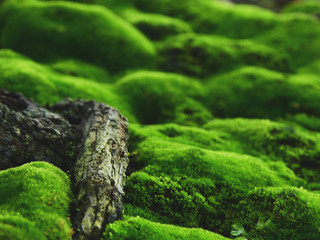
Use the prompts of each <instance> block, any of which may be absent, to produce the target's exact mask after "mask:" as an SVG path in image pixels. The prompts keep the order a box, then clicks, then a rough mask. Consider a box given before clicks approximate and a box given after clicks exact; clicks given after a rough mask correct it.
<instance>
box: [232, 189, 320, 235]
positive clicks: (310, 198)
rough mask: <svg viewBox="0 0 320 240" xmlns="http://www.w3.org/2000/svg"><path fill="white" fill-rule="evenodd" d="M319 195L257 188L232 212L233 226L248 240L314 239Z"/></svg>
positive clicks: (319, 217) (319, 222)
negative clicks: (240, 230) (242, 231)
mask: <svg viewBox="0 0 320 240" xmlns="http://www.w3.org/2000/svg"><path fill="white" fill-rule="evenodd" d="M319 204H320V195H319V194H318V193H312V192H308V191H305V190H302V189H297V188H290V187H286V188H257V189H255V190H253V191H252V192H251V193H250V194H249V196H248V197H247V198H246V199H244V200H243V201H241V203H240V204H239V206H238V207H239V208H238V211H236V212H234V213H233V220H234V225H233V226H234V227H235V228H237V229H239V228H243V229H244V230H245V232H244V234H242V236H244V237H247V238H248V239H264V240H273V239H293V240H303V239H310V240H316V239H318V238H319V234H320V230H319V229H320V228H319V226H320V209H319Z"/></svg>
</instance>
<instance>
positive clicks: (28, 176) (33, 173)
mask: <svg viewBox="0 0 320 240" xmlns="http://www.w3.org/2000/svg"><path fill="white" fill-rule="evenodd" d="M0 195H1V199H0V228H4V230H5V231H6V232H7V233H8V234H9V236H10V234H13V233H14V232H15V233H16V234H17V236H18V237H20V238H21V237H22V236H28V234H35V236H34V237H35V239H52V240H53V239H71V236H72V229H71V224H70V220H69V204H70V203H71V198H72V194H71V189H70V181H69V179H68V177H67V175H66V174H65V173H63V172H62V171H61V170H60V169H58V168H57V167H54V166H53V165H51V164H49V163H45V162H32V163H29V164H25V165H23V166H20V167H16V168H11V169H8V170H4V171H1V172H0ZM28 220H29V221H28ZM33 226H35V229H33ZM39 230H40V231H39ZM43 236H45V237H46V238H44V237H43ZM17 239H19V238H17Z"/></svg>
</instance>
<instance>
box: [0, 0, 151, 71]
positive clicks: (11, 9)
mask: <svg viewBox="0 0 320 240" xmlns="http://www.w3.org/2000/svg"><path fill="white" fill-rule="evenodd" d="M0 15H1V19H0V25H1V46H2V47H4V48H11V49H13V50H16V51H18V52H21V53H23V54H25V55H27V56H29V57H32V58H33V59H36V60H40V61H52V60H55V59H61V58H66V57H67V58H79V59H81V60H84V61H88V62H90V63H93V64H97V65H100V66H103V67H105V68H106V69H108V70H109V71H120V70H123V69H126V68H142V67H144V68H148V67H152V65H153V63H154V60H155V55H156V54H155V50H154V47H153V45H152V44H151V43H150V42H149V41H148V40H147V39H146V38H145V37H144V36H143V35H142V34H141V33H140V32H139V31H137V30H136V29H135V28H133V27H132V26H130V25H129V24H128V23H127V22H125V21H123V20H122V19H121V18H119V17H117V16H116V15H115V14H113V13H112V12H111V11H110V10H108V9H106V8H103V7H99V6H94V5H92V6H90V5H83V4H78V3H71V2H64V1H62V2H59V1H57V2H55V1H53V2H38V1H23V2H17V1H8V2H7V3H5V4H4V5H3V6H2V7H1V12H0Z"/></svg>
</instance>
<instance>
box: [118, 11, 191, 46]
mask: <svg viewBox="0 0 320 240" xmlns="http://www.w3.org/2000/svg"><path fill="white" fill-rule="evenodd" d="M122 16H123V17H124V18H125V19H126V20H128V21H129V22H130V23H132V24H133V25H134V26H135V27H136V28H137V29H139V30H140V31H141V32H142V33H144V34H145V35H146V36H147V37H148V38H150V39H151V40H154V41H157V40H163V39H165V38H167V37H170V36H174V35H178V34H182V33H190V32H192V28H191V27H190V26H189V24H187V23H185V22H183V21H181V20H179V19H176V18H172V17H168V16H165V15H160V14H150V13H148V14H147V13H142V12H137V11H136V10H133V9H128V10H126V11H124V12H122Z"/></svg>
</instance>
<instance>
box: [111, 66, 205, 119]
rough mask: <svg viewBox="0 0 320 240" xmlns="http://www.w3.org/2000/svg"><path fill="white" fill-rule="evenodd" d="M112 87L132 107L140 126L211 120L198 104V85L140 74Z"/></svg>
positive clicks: (187, 80) (178, 77)
mask: <svg viewBox="0 0 320 240" xmlns="http://www.w3.org/2000/svg"><path fill="white" fill-rule="evenodd" d="M116 87H117V89H119V90H120V91H121V93H122V94H123V95H125V96H126V97H127V98H128V101H129V103H130V104H131V105H132V106H134V113H135V116H136V117H137V119H138V120H139V122H141V123H145V124H152V123H163V122H177V121H183V122H180V123H181V124H202V123H204V122H206V121H208V119H210V118H211V115H210V113H209V112H208V111H207V110H206V109H205V108H204V107H203V106H202V104H201V100H202V99H203V97H204V90H203V89H202V87H201V85H200V84H199V83H198V82H197V81H195V80H194V79H190V78H188V77H185V76H182V75H177V74H169V73H161V72H147V71H140V72H135V73H132V74H129V75H127V76H125V77H124V78H122V79H120V80H119V81H118V82H117V83H116Z"/></svg>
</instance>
